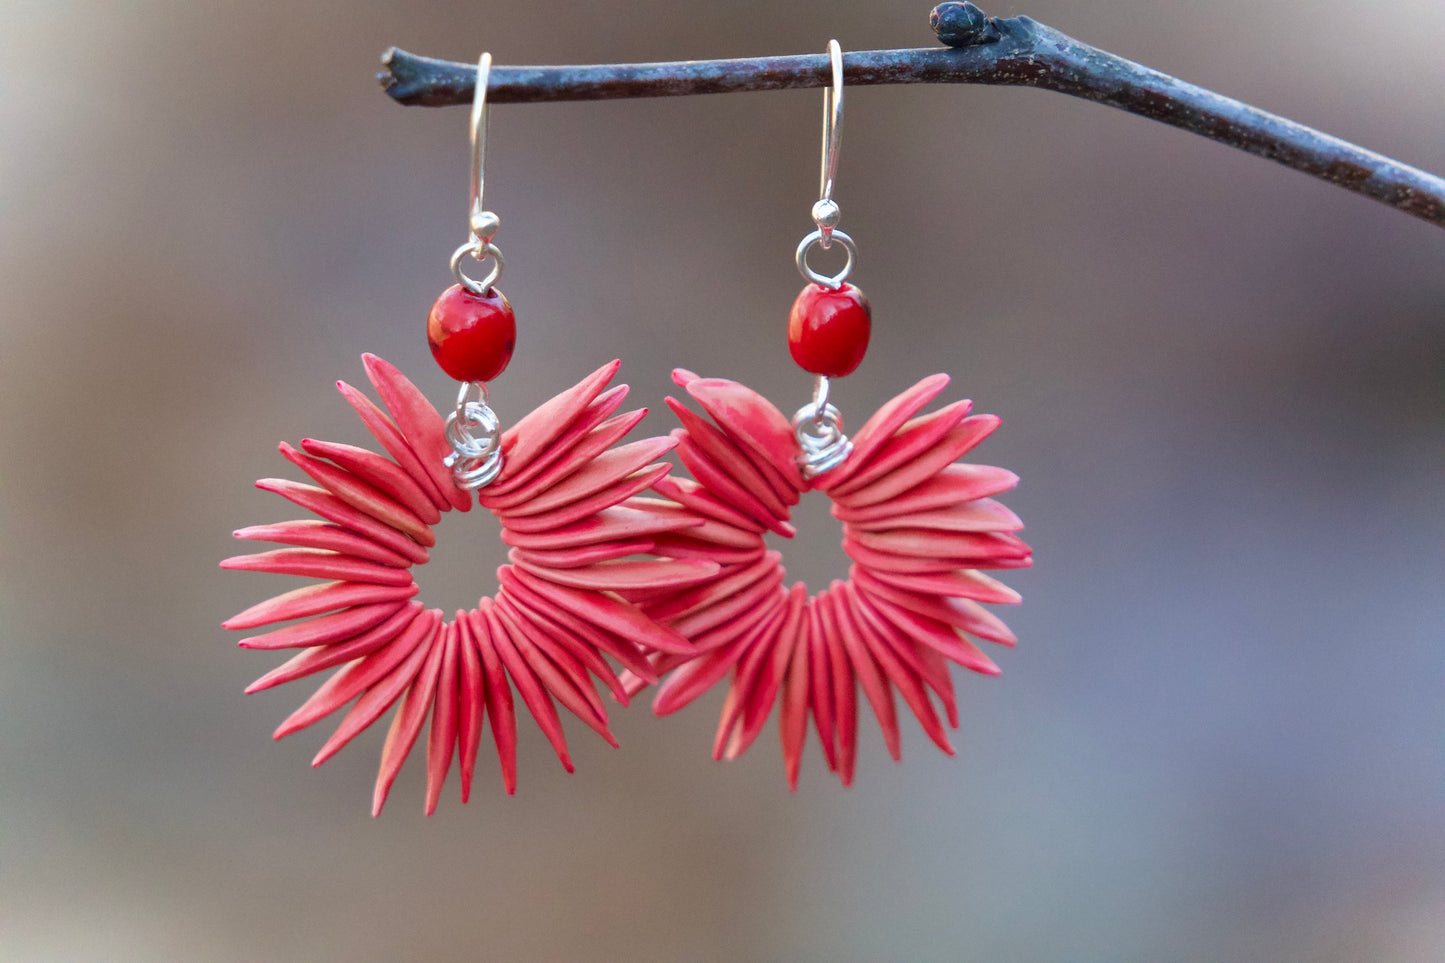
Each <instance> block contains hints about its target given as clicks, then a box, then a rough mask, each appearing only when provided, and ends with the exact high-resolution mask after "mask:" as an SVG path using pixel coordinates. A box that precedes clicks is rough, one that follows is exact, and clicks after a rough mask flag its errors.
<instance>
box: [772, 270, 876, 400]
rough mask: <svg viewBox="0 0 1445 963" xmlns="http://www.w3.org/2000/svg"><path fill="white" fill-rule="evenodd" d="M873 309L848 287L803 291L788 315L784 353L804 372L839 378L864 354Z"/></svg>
mask: <svg viewBox="0 0 1445 963" xmlns="http://www.w3.org/2000/svg"><path fill="white" fill-rule="evenodd" d="M872 328H873V310H872V308H870V307H869V306H868V298H867V297H865V296H864V294H863V292H862V291H860V290H858V289H857V288H855V287H854V286H853V285H851V284H847V283H845V284H843V285H842V287H840V288H838V290H836V291H835V290H833V289H832V288H828V287H824V286H823V285H821V284H810V285H808V286H807V287H805V288H803V291H802V293H801V294H799V295H798V299H797V300H796V301H794V302H793V311H792V313H791V314H790V315H789V316H788V350H789V351H790V352H792V354H793V360H794V361H796V362H798V364H799V366H801V367H802V369H803V370H804V371H809V372H812V373H813V374H819V375H827V376H828V377H830V378H841V377H842V376H843V375H846V374H851V373H852V372H853V369H854V368H856V367H858V365H859V363H860V362H862V360H863V355H864V354H865V353H866V352H867V351H868V335H869V333H870V332H871V331H872Z"/></svg>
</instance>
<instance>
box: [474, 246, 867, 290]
mask: <svg viewBox="0 0 1445 963" xmlns="http://www.w3.org/2000/svg"><path fill="white" fill-rule="evenodd" d="M835 236H836V234H835ZM468 254H470V255H471V256H472V257H473V258H475V259H476V260H477V261H484V260H486V258H487V257H488V256H490V257H491V259H492V260H493V261H494V262H496V263H494V264H493V265H492V270H491V271H489V272H488V273H487V276H486V277H484V278H482V279H481V280H480V281H477V280H474V279H472V278H470V277H467V275H466V273H465V272H464V271H463V270H462V258H464V257H466V256H467V255H468ZM849 263H850V264H851V258H850V262H849ZM506 265H507V262H506V260H505V259H504V258H503V257H502V252H501V251H500V250H498V248H497V246H496V245H495V244H493V243H491V242H490V241H487V242H482V241H480V240H471V241H468V242H467V243H465V244H463V245H462V246H461V247H459V248H457V249H456V250H455V251H453V252H452V277H454V278H456V279H457V283H458V284H460V285H461V286H462V287H464V288H466V289H467V290H468V291H470V292H472V293H473V294H475V295H476V296H477V297H479V298H484V297H487V296H488V295H489V294H491V292H492V285H494V284H496V283H497V281H498V279H500V278H501V276H502V268H504V267H506Z"/></svg>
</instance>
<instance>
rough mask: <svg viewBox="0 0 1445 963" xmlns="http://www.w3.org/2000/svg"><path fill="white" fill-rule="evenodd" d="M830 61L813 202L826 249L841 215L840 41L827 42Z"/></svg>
mask: <svg viewBox="0 0 1445 963" xmlns="http://www.w3.org/2000/svg"><path fill="white" fill-rule="evenodd" d="M828 61H829V64H830V66H831V67H832V68H833V69H832V73H833V82H832V84H831V86H829V87H826V88H824V90H823V160H822V170H821V174H820V177H819V183H818V202H817V203H816V204H814V205H813V220H814V222H816V223H817V225H818V231H819V232H820V233H821V235H822V238H821V240H822V245H823V249H824V250H827V249H828V246H829V245H830V244H831V243H832V241H833V228H835V227H837V225H838V217H839V211H838V204H837V202H835V201H834V200H833V182H834V181H835V180H836V179H837V176H838V150H839V148H840V147H841V146H842V144H843V48H842V47H841V46H840V45H839V44H838V41H837V40H829V41H828Z"/></svg>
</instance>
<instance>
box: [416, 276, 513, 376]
mask: <svg viewBox="0 0 1445 963" xmlns="http://www.w3.org/2000/svg"><path fill="white" fill-rule="evenodd" d="M426 339H427V341H428V342H430V343H431V353H432V357H433V358H436V360H437V364H439V365H441V367H442V370H443V371H445V372H446V373H447V374H449V375H451V376H452V377H453V378H455V379H457V380H458V381H491V380H492V379H493V378H495V377H496V376H497V375H499V374H501V373H502V372H503V371H504V370H505V369H506V367H507V362H509V361H511V360H512V349H513V348H515V347H516V346H517V319H516V317H515V316H514V315H513V314H512V305H511V304H510V303H509V302H508V301H507V299H506V297H505V296H504V295H503V294H502V292H501V291H498V290H497V289H496V288H492V289H491V290H490V291H489V292H487V296H486V297H482V296H481V295H477V294H473V293H472V292H470V291H468V290H467V289H466V288H464V287H462V286H461V285H460V284H453V285H452V286H451V287H449V288H447V289H446V290H445V291H443V292H442V296H441V297H439V298H437V300H436V304H433V305H432V307H431V314H430V315H428V316H427V319H426Z"/></svg>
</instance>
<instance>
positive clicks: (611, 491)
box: [221, 54, 721, 814]
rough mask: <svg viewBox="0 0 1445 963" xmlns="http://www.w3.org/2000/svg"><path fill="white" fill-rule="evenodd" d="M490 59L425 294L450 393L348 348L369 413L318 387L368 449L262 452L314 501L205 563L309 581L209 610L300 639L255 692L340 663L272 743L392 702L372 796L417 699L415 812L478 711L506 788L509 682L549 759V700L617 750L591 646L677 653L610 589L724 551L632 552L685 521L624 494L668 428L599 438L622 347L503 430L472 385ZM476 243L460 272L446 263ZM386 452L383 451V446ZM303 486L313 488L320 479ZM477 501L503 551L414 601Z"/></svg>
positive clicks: (658, 585)
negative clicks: (439, 290)
mask: <svg viewBox="0 0 1445 963" xmlns="http://www.w3.org/2000/svg"><path fill="white" fill-rule="evenodd" d="M490 67H491V56H490V55H489V54H484V55H483V56H482V58H481V61H480V63H479V64H478V65H477V86H476V93H475V98H474V103H473V109H472V118H471V139H472V190H471V207H470V217H469V226H470V237H469V239H468V241H467V243H465V244H463V245H462V246H461V247H460V248H458V249H457V251H456V253H455V254H454V255H453V256H452V261H451V265H452V271H453V273H454V275H455V276H456V279H457V284H456V285H454V286H453V287H451V288H450V289H448V290H447V291H446V292H445V293H444V294H443V295H442V296H441V297H440V298H439V299H438V300H437V302H436V304H435V305H434V306H433V308H432V310H431V314H430V317H429V318H428V321H427V336H428V339H429V341H430V343H431V349H432V353H433V355H434V357H435V358H436V360H437V362H438V364H439V365H440V366H441V367H442V369H443V370H444V371H446V372H447V374H449V375H451V376H452V377H453V378H455V379H457V380H458V381H460V382H462V384H461V387H460V391H459V392H458V395H457V401H456V407H455V410H454V411H453V412H451V413H449V414H448V416H447V418H446V419H445V420H443V418H442V416H441V415H440V413H439V412H438V411H437V410H436V409H435V408H434V407H432V405H431V404H430V402H428V401H427V400H426V398H425V397H424V396H423V394H422V392H421V391H420V390H419V389H418V388H417V387H416V386H415V385H414V384H413V383H412V382H411V381H409V380H408V379H407V378H406V377H405V376H404V375H403V374H402V373H401V372H400V371H398V370H397V369H396V368H395V367H393V366H392V365H390V364H388V363H387V362H385V361H383V360H382V359H381V358H378V357H376V356H374V355H363V362H364V364H365V367H366V373H367V375H368V377H369V378H370V380H371V383H372V385H373V387H374V388H375V389H376V391H377V393H378V394H379V395H380V396H381V400H382V403H383V405H384V406H385V407H384V409H383V408H382V407H378V406H377V405H376V404H374V403H373V402H372V401H371V400H370V399H369V398H367V397H366V396H365V395H364V394H362V393H361V392H359V391H357V390H356V389H354V388H352V387H351V386H350V385H347V384H345V383H344V382H338V384H337V387H338V389H339V390H340V391H341V393H342V395H343V396H344V397H345V398H346V400H347V401H348V402H350V404H351V405H352V407H353V408H355V409H356V412H357V414H358V415H360V416H361V420H362V422H363V424H364V425H365V426H366V428H367V429H368V430H369V431H370V433H371V434H372V436H373V437H374V438H375V440H376V442H377V443H378V444H379V445H380V446H381V448H382V449H383V450H384V452H385V454H382V453H381V452H378V451H375V450H372V449H369V448H362V447H356V446H352V445H344V444H337V443H334V442H325V441H315V440H312V439H305V440H303V441H302V442H301V448H300V450H298V449H296V448H293V447H292V446H290V445H287V444H284V443H283V444H282V445H281V453H282V454H283V455H284V456H285V457H286V459H287V460H288V461H290V462H291V463H292V464H294V465H295V466H297V467H298V468H300V469H301V470H302V471H304V472H305V473H306V474H307V475H309V476H310V477H311V478H312V479H313V480H314V481H315V482H316V485H314V486H313V485H305V484H301V483H299V482H295V481H287V480H282V479H263V480H262V481H260V482H257V487H259V488H261V489H263V490H265V491H270V492H275V493H276V494H278V495H281V496H282V497H283V498H286V499H287V500H289V501H291V502H293V503H295V504H296V505H299V506H300V507H302V508H304V509H306V510H308V511H310V512H312V513H313V514H315V515H316V516H318V518H315V519H310V520H304V521H288V522H281V523H278V524H272V525H258V526H254V527H251V528H243V529H241V530H240V531H238V532H236V533H235V534H236V537H237V538H242V539H248V540H257V541H267V542H275V543H279V544H282V545H286V546H290V547H288V548H282V549H279V550H276V551H271V552H263V553H261V554H256V555H243V556H239V557H236V558H230V559H227V560H225V561H224V562H222V563H221V565H222V567H223V568H228V569H242V570H246V571H259V572H273V573H282V574H288V575H299V576H303V577H308V578H316V579H324V580H326V581H323V582H321V583H320V584H315V585H309V586H306V587H304V588H299V589H296V590H295V591H291V592H287V593H285V594H283V595H279V596H276V597H275V598H272V599H269V600H267V601H264V602H262V603H260V604H259V605H255V606H253V607H251V608H249V609H247V610H246V611H244V612H242V613H240V614H239V615H237V616H235V617H234V618H232V619H229V620H228V621H226V622H225V623H224V625H225V627H226V628H229V629H238V630H251V629H258V628H261V627H264V626H271V625H274V624H276V623H281V622H290V623H291V624H289V625H286V626H284V627H280V628H275V629H273V630H271V631H267V632H265V633H264V634H260V635H254V636H251V637H250V638H247V639H244V640H242V642H241V645H242V646H243V647H245V648H252V649H300V650H301V651H300V652H299V653H298V654H297V655H295V656H294V657H293V658H292V659H291V660H290V661H288V662H287V663H285V664H284V665H282V666H280V667H279V668H276V669H273V670H272V671H270V672H268V673H266V674H265V675H263V676H262V677H261V678H260V679H257V680H256V682H255V683H253V684H252V685H251V686H250V687H249V688H248V689H247V690H246V691H247V692H256V691H259V690H261V689H268V688H271V687H272V686H276V685H280V684H281V683H284V682H290V681H293V680H296V679H300V678H302V677H304V676H308V675H312V674H314V673H317V672H321V671H323V670H325V669H329V668H333V667H335V666H341V668H340V669H339V670H338V671H337V672H336V673H335V674H333V675H332V676H331V677H330V678H329V679H327V680H326V682H325V683H324V684H322V686H321V687H320V688H319V689H317V690H316V692H315V693H314V694H313V695H312V696H311V698H309V699H308V700H307V701H306V702H305V703H304V704H303V705H302V706H301V707H300V708H299V709H297V710H296V711H295V712H294V713H292V714H291V716H290V717H289V718H288V719H286V721H285V722H283V723H282V724H281V726H280V728H278V729H277V730H276V734H275V735H276V738H278V739H279V738H281V737H283V736H286V735H289V734H291V733H293V732H296V731H297V730H300V729H302V728H305V727H306V726H310V725H312V724H314V723H316V722H319V721H320V720H322V719H323V718H325V717H326V716H328V715H330V714H332V713H333V712H335V711H336V710H338V709H340V708H341V707H342V706H344V705H346V704H347V703H349V702H352V701H353V700H355V702H354V704H353V705H352V707H351V709H350V710H349V711H348V712H347V713H346V715H345V716H344V717H343V719H342V721H341V723H340V725H339V726H338V727H337V729H336V731H335V733H334V734H333V735H332V736H331V738H330V739H329V740H328V741H327V742H326V744H325V745H324V746H323V747H322V748H321V750H320V752H319V753H317V755H316V759H315V761H314V763H313V765H320V764H321V763H322V762H324V761H325V760H326V759H328V758H330V757H331V756H332V755H333V754H334V753H335V752H336V751H337V750H339V749H340V748H341V747H342V746H344V745H345V744H346V743H347V742H349V741H350V740H351V739H353V738H355V737H356V736H357V735H358V734H359V733H360V732H361V731H362V730H363V729H365V728H367V727H368V726H369V725H371V724H372V723H373V722H375V721H376V720H377V719H378V718H380V717H381V715H382V714H383V713H385V712H386V710H387V709H388V708H389V707H390V706H391V705H392V704H393V703H398V702H399V703H400V705H399V708H398V709H397V711H396V713H395V715H394V716H393V718H392V723H391V729H390V731H389V732H388V734H387V736H386V741H385V745H384V747H383V749H382V754H381V767H380V772H379V773H378V776H377V781H376V788H375V791H374V794H373V803H372V810H373V814H376V813H379V812H380V811H381V807H382V805H383V804H384V802H385V800H386V796H387V793H388V792H389V790H390V788H391V785H392V783H393V781H394V780H395V779H396V776H397V773H398V772H399V770H400V768H401V765H402V762H403V761H404V760H405V758H406V756H407V754H408V753H409V752H410V750H411V748H412V746H413V745H414V744H415V742H416V741H417V739H418V738H419V737H420V734H421V730H422V728H423V726H424V725H425V723H426V721H427V716H428V715H430V716H431V729H430V734H429V736H428V739H427V748H426V756H427V763H426V765H427V790H426V812H427V813H428V814H430V813H431V812H433V811H434V810H435V808H436V805H437V800H438V798H439V796H440V793H441V789H442V785H443V783H444V781H445V779H446V776H447V772H448V770H449V768H450V766H451V761H452V757H453V754H454V752H455V754H456V756H457V758H458V759H459V768H460V770H461V795H462V801H463V802H465V801H466V800H467V798H468V796H469V795H470V791H471V782H472V776H473V771H474V767H475V760H476V754H477V750H478V746H479V743H480V739H481V731H482V725H483V718H484V716H485V717H486V718H487V719H488V720H490V725H491V728H492V735H493V738H494V740H495V742H496V746H497V753H498V757H499V761H500V765H501V771H502V780H503V784H504V786H505V788H506V791H507V792H508V793H511V792H514V791H515V789H516V769H517V760H516V743H517V723H516V716H515V712H514V708H513V699H512V688H513V687H515V689H516V691H517V692H518V693H519V694H520V695H521V697H522V701H523V703H525V705H526V706H527V708H528V710H530V712H531V714H532V716H533V717H534V718H535V719H536V721H537V724H538V725H539V726H540V727H541V729H542V731H543V732H544V733H545V734H546V736H547V738H548V740H549V741H550V742H551V744H552V746H553V749H554V750H555V751H556V753H557V756H558V758H559V759H560V760H561V761H562V765H563V766H564V767H566V769H567V771H569V772H570V771H572V762H571V758H570V756H569V753H568V750H567V742H566V738H565V736H564V735H563V732H562V726H561V722H560V719H559V717H558V714H557V710H556V707H555V704H554V701H553V700H555V701H556V702H560V703H561V704H562V705H563V706H564V707H566V708H567V709H568V710H569V711H571V712H572V713H573V714H574V715H576V716H577V717H578V718H579V719H581V720H582V721H583V722H584V723H586V724H587V725H588V726H590V727H591V728H592V729H594V730H596V731H597V732H598V733H599V734H600V735H601V736H602V737H603V738H604V739H605V740H606V741H607V742H608V743H610V744H611V745H614V746H615V745H616V744H617V742H616V740H615V739H614V738H613V736H612V733H611V731H610V730H609V728H608V723H607V712H606V710H605V708H604V707H603V703H602V699H601V697H600V696H599V695H598V692H597V690H596V688H595V686H594V683H593V677H594V676H595V677H596V678H597V679H598V680H600V681H601V682H602V683H603V684H604V685H605V686H606V687H607V688H608V689H610V690H611V692H612V694H613V695H614V696H615V697H616V698H617V699H618V700H620V701H621V702H622V703H623V704H624V705H625V704H626V702H627V698H628V692H627V690H626V688H625V687H624V685H623V682H622V681H621V678H620V677H619V675H618V674H617V672H616V671H614V669H613V667H612V665H611V664H610V663H609V662H608V660H607V657H608V656H610V657H612V658H613V659H615V660H616V661H617V662H618V663H619V664H620V665H621V666H623V667H625V669H626V670H628V673H629V676H630V677H631V678H634V679H640V680H646V681H650V682H655V681H657V676H656V674H655V673H654V671H653V668H652V661H651V660H652V659H656V658H658V657H660V656H662V655H663V654H667V655H669V656H677V657H683V656H686V655H689V654H691V653H692V652H693V646H692V644H691V643H689V642H688V641H687V640H686V639H685V638H684V637H683V636H682V635H681V634H679V633H678V632H677V630H675V629H673V628H670V627H667V626H663V625H661V624H659V623H657V622H656V621H654V620H653V619H651V618H650V617H648V616H647V615H645V614H644V613H643V612H642V611H641V610H640V609H639V608H638V607H637V606H636V605H634V604H632V603H631V602H628V601H625V600H624V599H623V598H622V594H624V593H639V592H641V593H646V592H649V591H657V590H660V589H663V588H669V587H674V586H680V585H696V584H700V583H702V582H703V581H705V580H707V579H710V578H713V577H715V576H716V575H717V574H718V573H719V571H720V569H721V566H720V565H719V564H718V563H716V562H712V561H708V560H705V559H703V560H694V559H678V558H671V557H668V558H659V557H656V556H654V557H651V558H646V557H644V558H639V557H638V556H646V555H648V554H649V553H651V551H652V548H653V544H654V541H655V540H656V539H657V538H661V537H665V536H667V535H668V534H670V533H673V532H676V531H679V530H682V529H685V528H688V527H691V526H693V525H695V524H696V522H695V520H693V519H690V518H687V517H683V516H680V515H678V514H676V513H671V514H667V513H657V512H653V511H651V510H650V509H649V508H648V507H646V506H641V507H629V504H628V502H629V500H630V499H632V498H633V497H634V496H636V495H637V494H638V493H639V492H642V491H644V490H645V489H647V488H648V487H649V486H651V485H654V484H656V483H658V482H659V481H661V479H662V478H663V476H665V475H666V474H667V472H668V470H669V467H670V466H669V465H667V464H666V463H661V462H658V461H657V459H658V458H659V457H660V456H661V455H663V454H664V453H665V452H667V451H669V450H671V449H672V448H673V446H674V445H675V444H676V441H675V440H674V439H671V438H647V439H644V440H642V441H634V442H632V443H630V444H625V445H620V446H618V445H617V442H618V441H619V440H620V439H621V438H622V437H623V436H624V435H626V434H627V433H628V432H629V431H630V430H631V429H632V428H633V427H634V426H635V425H636V424H637V423H638V422H639V421H640V420H641V419H642V417H643V415H645V414H646V409H638V410H635V411H630V412H626V413H624V414H615V412H616V411H617V409H618V408H619V406H620V405H621V404H622V401H623V399H624V398H625V397H626V396H627V386H626V385H618V386H616V387H612V388H608V384H609V382H610V381H611V380H612V377H613V376H614V375H615V374H616V372H617V369H618V365H619V363H618V362H616V361H614V362H612V363H610V364H607V365H603V366H602V367H601V368H599V369H598V370H597V371H595V372H593V373H592V374H591V375H589V376H587V377H586V378H584V379H583V380H582V381H581V382H579V383H578V384H577V385H575V386H573V387H571V388H569V389H567V390H566V391H563V392H562V393H561V394H559V395H557V396H556V397H554V398H553V399H551V400H550V401H548V402H546V403H544V404H543V405H541V406H540V407H538V408H537V409H535V410H534V411H532V412H531V413H530V414H528V415H526V416H525V417H523V418H522V419H521V420H519V421H518V422H517V423H516V424H515V425H514V426H512V427H511V428H509V429H507V430H505V431H503V430H502V428H501V423H500V420H499V418H498V417H497V415H496V413H495V412H494V411H493V410H492V408H491V407H490V405H489V404H488V390H487V383H488V382H490V381H491V380H492V379H494V378H496V377H497V376H498V375H500V374H501V373H502V371H503V370H504V369H505V368H506V366H507V363H508V362H509V361H510V359H511V355H512V348H513V344H514V341H515V333H516V324H515V320H514V318H513V313H512V308H511V305H510V304H509V303H508V301H507V299H506V298H505V297H503V296H502V294H501V292H500V291H499V290H497V289H496V288H495V287H494V285H495V283H496V281H497V279H498V278H499V277H500V276H501V273H502V268H503V260H502V254H501V252H500V251H499V250H498V249H497V247H496V245H495V244H494V243H493V239H494V238H495V236H496V233H497V229H498V227H499V224H500V222H499V221H498V219H497V216H496V215H495V214H493V213H492V212H490V211H488V210H486V209H485V208H484V207H483V206H482V186H483V168H484V158H485V150H486V126H487V108H486V92H487V80H488V76H489V72H490ZM468 257H470V258H473V259H475V260H476V261H478V262H483V261H485V260H486V259H487V258H490V259H491V260H492V262H493V263H492V268H491V271H490V273H488V274H487V276H486V277H485V278H484V279H482V280H480V281H476V280H473V279H471V278H470V277H468V276H467V275H466V274H465V273H464V272H463V270H462V263H463V259H464V258H468ZM388 456H389V457H388ZM318 486H319V487H318ZM474 501H475V502H478V503H480V504H481V506H482V507H483V508H485V509H487V510H488V511H490V512H491V513H492V514H493V515H494V516H495V517H496V518H497V520H498V521H499V522H500V523H501V527H502V536H501V537H502V541H503V542H505V543H506V544H507V545H509V546H511V551H510V554H509V559H510V564H508V565H504V566H502V567H501V568H500V569H499V570H498V573H497V575H498V581H499V583H500V588H499V589H498V591H497V593H496V594H495V595H494V596H492V597H490V598H482V599H481V600H480V601H479V602H478V604H477V606H476V607H475V608H473V609H471V610H469V611H459V612H457V613H456V614H455V616H454V617H453V618H452V619H450V620H448V619H446V618H445V617H444V614H443V612H442V611H441V610H440V609H430V610H425V609H423V606H422V603H421V602H419V601H416V600H415V598H414V596H416V594H417V586H416V583H415V581H414V579H413V576H412V571H413V569H414V568H415V567H416V566H420V565H424V564H425V563H426V562H427V559H428V554H427V549H428V548H429V547H430V546H432V545H434V544H435V542H436V536H435V535H434V533H433V530H432V526H434V525H435V524H436V523H437V522H438V521H439V520H440V519H441V516H442V514H443V513H445V512H449V511H452V510H456V511H461V512H466V511H469V510H470V509H471V508H472V505H473V503H474Z"/></svg>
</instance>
